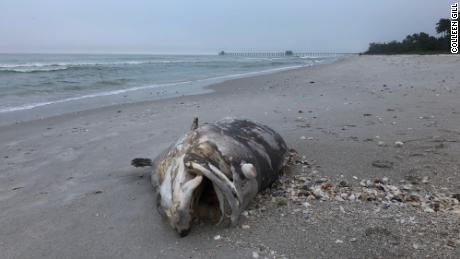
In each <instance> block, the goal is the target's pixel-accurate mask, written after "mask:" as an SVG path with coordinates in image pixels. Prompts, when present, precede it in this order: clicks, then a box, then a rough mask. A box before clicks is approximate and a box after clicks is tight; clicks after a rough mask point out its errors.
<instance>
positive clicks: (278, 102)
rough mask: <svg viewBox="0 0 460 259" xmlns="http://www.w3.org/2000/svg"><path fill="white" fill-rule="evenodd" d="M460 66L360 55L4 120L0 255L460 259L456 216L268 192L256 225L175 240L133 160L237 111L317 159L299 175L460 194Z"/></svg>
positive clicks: (248, 220) (447, 60)
mask: <svg viewBox="0 0 460 259" xmlns="http://www.w3.org/2000/svg"><path fill="white" fill-rule="evenodd" d="M458 71H460V57H458V56H356V57H351V58H348V59H346V60H343V61H340V62H337V63H335V64H330V65H321V66H318V67H312V68H303V69H298V70H292V71H286V72H281V73H277V74H272V75H264V76H257V77H252V78H245V79H237V80H232V81H227V82H224V83H221V84H218V85H214V86H212V88H213V89H215V90H216V91H215V92H214V93H211V94H206V95H200V96H187V97H180V98H174V99H168V100H161V101H155V102H147V103H139V104H131V105H121V106H116V107H109V108H103V109H97V110H91V111H85V112H79V113H75V114H67V115H64V116H59V117H55V118H50V119H44V120H38V121H31V122H24V123H20V124H16V125H11V126H5V127H1V128H0V146H1V149H0V258H206V257H216V258H247V257H251V256H252V255H253V252H257V253H258V254H259V256H260V257H262V258H263V257H265V256H266V257H269V258H273V257H277V258H278V257H289V258H307V257H308V258H333V257H335V258H363V257H366V258H369V257H386V258H394V257H413V258H420V257H426V256H428V257H452V258H454V257H457V258H458V256H459V255H460V215H458V214H455V213H451V212H435V213H428V212H424V211H422V210H419V209H416V208H413V207H411V206H400V205H398V204H395V205H391V206H389V207H385V208H384V209H382V208H381V207H382V206H381V205H382V204H381V203H378V202H350V201H344V202H339V201H310V202H309V203H310V204H311V206H309V207H308V209H307V210H308V211H307V212H305V207H304V206H303V205H302V204H301V203H296V202H292V201H290V200H288V201H287V204H286V205H284V204H279V203H277V202H271V201H270V200H263V201H260V202H259V203H257V204H253V205H252V207H251V211H252V212H257V213H254V214H253V215H252V214H250V215H249V216H248V217H243V219H242V224H245V225H248V226H249V228H248V227H247V226H245V227H244V228H225V227H222V226H217V227H216V226H207V225H201V226H195V227H194V228H193V229H192V232H191V233H190V235H189V236H187V237H185V238H179V237H178V236H177V235H176V234H175V233H174V231H172V230H171V229H170V227H169V226H168V225H167V224H166V222H164V221H163V220H161V218H160V216H159V215H158V213H157V212H156V209H155V206H154V197H153V192H152V190H151V185H150V182H149V178H148V171H149V170H148V169H134V168H132V167H130V165H129V163H130V160H131V158H133V157H138V156H151V157H154V156H155V155H156V154H158V153H159V152H160V151H161V150H162V149H164V148H165V147H167V146H168V145H170V144H171V143H172V142H173V141H175V140H176V139H177V138H178V137H179V136H180V135H182V134H183V133H184V132H185V131H186V130H187V129H188V128H189V126H190V124H191V122H192V118H193V117H194V116H198V117H199V118H200V120H201V121H202V122H204V121H214V120H217V119H220V118H222V117H226V116H235V117H244V118H249V119H253V120H257V121H260V122H262V123H265V124H267V125H269V126H271V127H272V128H274V129H275V130H277V131H279V132H280V133H281V135H282V136H283V137H284V138H285V139H286V141H287V142H288V144H289V145H290V146H291V147H292V148H294V149H296V150H297V151H298V152H299V153H300V154H301V155H303V156H305V157H306V159H307V160H309V161H314V166H313V167H312V168H307V169H306V171H305V172H301V171H295V172H293V174H297V175H299V174H305V175H306V176H308V175H310V174H311V173H312V172H311V171H313V170H314V171H315V172H314V173H315V174H317V175H319V176H321V177H323V176H324V177H327V178H328V179H332V180H333V181H335V180H337V181H339V180H346V181H347V182H349V183H350V184H352V185H357V186H359V181H360V180H361V179H363V178H365V179H374V178H375V177H383V176H387V177H389V178H390V180H391V181H392V182H394V183H399V181H401V180H404V179H407V177H408V176H415V177H419V178H423V177H428V179H429V183H427V184H423V186H421V187H420V188H422V189H423V188H428V187H426V186H430V188H431V187H433V188H436V189H439V190H442V191H444V192H446V193H453V194H454V193H460V144H459V141H460V73H458ZM379 141H383V142H384V143H385V144H386V145H381V146H379V145H378V142H379ZM395 141H403V142H404V145H403V147H399V148H398V147H394V146H393V143H394V142H395ZM380 144H383V143H380ZM375 160H388V161H391V162H393V163H394V166H393V168H389V169H388V168H377V167H373V166H372V162H373V161H375ZM316 171H317V172H316ZM286 177H290V176H286ZM356 178H357V179H356ZM443 188H444V189H443ZM281 205H284V206H281ZM216 235H220V236H221V239H219V240H214V237H215V236H216Z"/></svg>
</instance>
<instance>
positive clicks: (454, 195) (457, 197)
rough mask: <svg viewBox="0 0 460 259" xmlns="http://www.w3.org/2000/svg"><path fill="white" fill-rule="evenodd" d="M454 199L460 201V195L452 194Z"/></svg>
mask: <svg viewBox="0 0 460 259" xmlns="http://www.w3.org/2000/svg"><path fill="white" fill-rule="evenodd" d="M452 198H454V199H457V200H458V201H460V193H455V194H452Z"/></svg>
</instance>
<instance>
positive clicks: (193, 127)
mask: <svg viewBox="0 0 460 259" xmlns="http://www.w3.org/2000/svg"><path fill="white" fill-rule="evenodd" d="M190 129H191V130H196V129H198V117H195V118H193V122H192V127H191V128H190Z"/></svg>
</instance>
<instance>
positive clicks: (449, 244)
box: [447, 240, 455, 247]
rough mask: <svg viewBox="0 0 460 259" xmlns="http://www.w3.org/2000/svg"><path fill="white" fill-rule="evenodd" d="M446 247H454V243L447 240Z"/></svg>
mask: <svg viewBox="0 0 460 259" xmlns="http://www.w3.org/2000/svg"><path fill="white" fill-rule="evenodd" d="M447 245H448V246H450V247H455V242H454V241H453V240H448V241H447Z"/></svg>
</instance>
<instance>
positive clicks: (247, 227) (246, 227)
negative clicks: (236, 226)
mask: <svg viewBox="0 0 460 259" xmlns="http://www.w3.org/2000/svg"><path fill="white" fill-rule="evenodd" d="M241 228H242V229H249V228H251V227H250V226H249V225H242V226H241Z"/></svg>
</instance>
